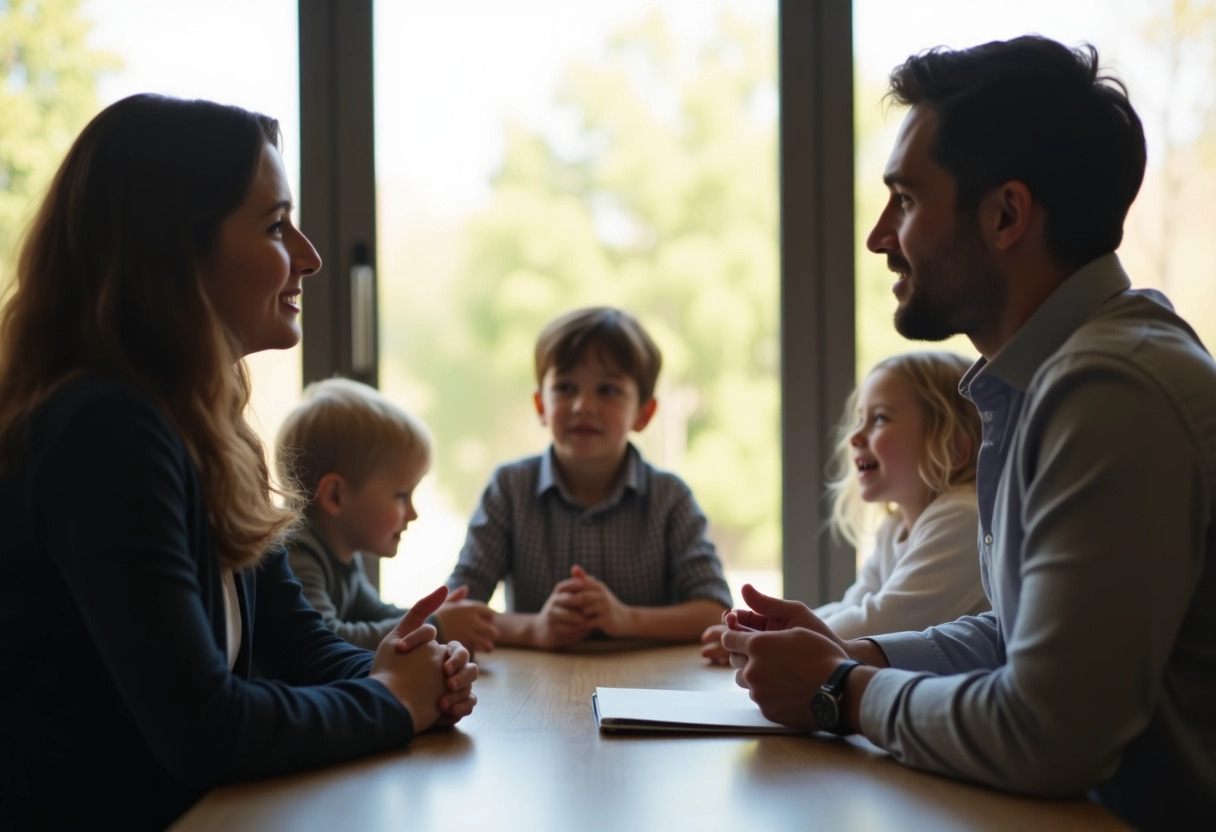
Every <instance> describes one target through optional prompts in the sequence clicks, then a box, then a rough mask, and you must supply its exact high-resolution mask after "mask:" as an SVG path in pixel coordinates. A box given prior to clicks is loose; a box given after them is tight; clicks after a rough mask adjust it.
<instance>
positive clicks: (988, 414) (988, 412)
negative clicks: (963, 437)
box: [984, 410, 992, 422]
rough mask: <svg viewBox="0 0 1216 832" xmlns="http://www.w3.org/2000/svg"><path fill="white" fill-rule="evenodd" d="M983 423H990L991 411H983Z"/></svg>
mask: <svg viewBox="0 0 1216 832" xmlns="http://www.w3.org/2000/svg"><path fill="white" fill-rule="evenodd" d="M984 421H985V422H991V421H992V411H991V410H985V411H984Z"/></svg>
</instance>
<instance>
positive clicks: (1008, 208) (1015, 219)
mask: <svg viewBox="0 0 1216 832" xmlns="http://www.w3.org/2000/svg"><path fill="white" fill-rule="evenodd" d="M1035 208H1036V205H1035V201H1034V197H1033V196H1032V195H1031V193H1030V189H1029V188H1027V187H1026V185H1025V184H1023V183H1022V182H1019V181H1017V180H1012V181H1009V182H1006V183H1005V184H1003V185H1001V186H1000V187H997V188H993V189H992V191H991V192H989V194H988V196H986V197H985V198H984V199H983V200H982V201H981V202H980V223H981V227H982V228H983V230H984V231H985V236H986V237H987V238H988V239H989V240H990V241H991V243H992V246H993V247H994V248H996V249H997V250H998V251H1006V250H1008V249H1011V248H1013V247H1014V246H1015V245H1017V244H1018V243H1019V242H1021V241H1022V240H1024V239H1025V238H1026V236H1027V234H1029V233H1030V231H1031V228H1032V226H1033V224H1034V214H1035Z"/></svg>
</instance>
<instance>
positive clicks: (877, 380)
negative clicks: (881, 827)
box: [701, 351, 989, 663]
mask: <svg viewBox="0 0 1216 832" xmlns="http://www.w3.org/2000/svg"><path fill="white" fill-rule="evenodd" d="M969 366H970V365H969V363H968V362H967V361H966V360H965V359H963V358H962V357H960V356H957V355H954V354H952V353H946V352H933V351H926V352H912V353H906V354H903V355H898V356H894V357H892V358H888V359H885V360H883V361H881V362H879V363H878V364H877V365H876V366H875V367H874V369H872V370H871V371H870V373H869V374H868V375H867V376H866V378H865V380H864V381H863V382H862V383H861V385H860V386H859V387H858V388H857V389H856V390H855V391H854V392H853V394H852V395H851V396H850V397H849V401H848V402H847V403H846V405H845V412H844V417H843V419H842V420H841V424H840V427H839V428H838V429H837V437H838V442H837V451H836V456H835V458H834V460H833V462H832V464H831V465H830V466H829V470H828V488H829V490H830V492H831V493H832V494H833V497H834V499H833V508H832V531H833V534H835V535H837V536H839V537H840V538H843V539H845V540H848V541H849V542H850V543H852V544H854V545H857V544H858V543H859V542H861V541H862V539H863V538H864V537H865V536H866V535H867V533H868V532H870V531H873V534H874V549H873V551H872V553H871V554H870V556H869V558H867V560H866V562H865V564H864V565H863V566H862V569H861V572H860V573H859V574H858V576H857V581H856V583H854V584H853V585H852V586H851V587H849V588H848V590H846V591H845V594H844V597H843V598H841V600H839V601H836V602H832V603H829V604H825V605H824V606H821V607H819V608H818V609H816V610H815V611H814V612H815V613H816V614H817V615H818V616H819V617H820V618H822V619H823V620H824V622H825V623H827V625H828V626H829V627H831V628H832V629H833V630H834V631H835V632H836V633H837V634H838V635H839V636H840V637H841V638H844V639H851V638H859V637H861V636H865V635H878V634H882V633H889V632H898V631H903V630H921V629H924V628H925V627H929V626H932V625H934V624H940V623H943V622H946V621H952V620H954V619H955V618H958V617H959V616H962V615H970V614H974V613H978V612H982V611H984V610H986V609H988V606H989V605H988V599H987V597H986V596H985V594H984V590H983V587H982V586H981V583H980V568H979V554H978V547H977V540H976V535H977V530H978V523H979V518H978V511H977V507H976V497H975V464H976V457H977V454H978V452H979V445H980V422H979V416H978V414H977V413H976V411H975V406H974V405H972V404H971V402H969V401H967V400H966V399H964V398H963V397H962V396H961V395H960V394H959V392H958V385H959V381H960V380H961V379H962V376H963V373H965V372H966V370H967V368H968V367H969ZM723 632H725V627H724V626H723V625H717V626H715V627H712V628H710V629H708V630H706V631H705V633H704V634H703V636H702V639H701V640H702V642H703V643H704V648H703V649H702V655H704V656H706V657H707V658H709V659H710V660H711V661H714V662H715V663H725V662H726V661H727V659H728V654H727V653H726V651H725V650H724V649H723V648H722V646H721V635H722V633H723Z"/></svg>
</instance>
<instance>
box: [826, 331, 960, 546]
mask: <svg viewBox="0 0 1216 832" xmlns="http://www.w3.org/2000/svg"><path fill="white" fill-rule="evenodd" d="M970 366H971V362H969V361H968V360H967V359H965V358H963V357H962V356H960V355H955V354H954V353H949V352H936V351H924V352H910V353H904V354H902V355H896V356H892V357H891V358H887V359H884V360H882V361H880V362H878V364H876V365H874V368H873V369H872V370H870V374H871V375H872V374H873V373H875V372H877V371H878V370H891V371H894V372H897V373H899V374H900V375H902V376H903V377H904V378H906V379H907V380H908V383H909V384H911V385H912V392H913V395H915V396H916V399H917V401H919V402H920V404H921V407H922V408H923V412H924V416H925V448H924V454H923V455H922V456H921V460H920V465H919V469H920V478H921V479H922V480H923V481H924V483H925V485H927V486H928V487H929V490H930V491H931V492H932V493H933V496H934V497H936V496H937V495H939V494H941V493H942V492H943V491H946V490H947V489H949V488H953V487H954V486H957V485H961V484H963V483H968V482H974V481H975V463H976V458H977V457H978V455H979V448H980V433H981V427H980V418H979V414H978V413H977V412H976V410H975V405H973V404H972V403H971V402H969V401H967V400H966V399H964V398H963V397H962V395H961V394H960V393H959V391H958V386H959V382H960V381H961V380H962V377H963V374H964V373H966V372H967V370H968V368H969V367H970ZM860 393H861V386H860V385H858V387H857V388H856V389H855V390H854V391H853V392H852V393H851V394H850V395H849V399H848V401H847V402H845V406H844V415H843V416H842V417H841V420H840V424H839V425H838V426H837V428H836V435H835V438H836V453H835V455H834V456H833V458H832V460H831V462H830V463H829V464H828V471H827V479H828V483H827V485H828V492H829V493H830V494H831V495H832V517H831V524H832V534H833V536H835V537H836V538H837V539H844V540H847V541H848V542H849V543H851V544H853V545H857V542H858V540H859V539H860V537H861V535H862V534H864V533H865V532H867V531H868V530H870V528H872V511H871V507H870V506H869V505H868V504H867V503H866V502H865V501H863V500H862V499H861V490H860V486H859V484H858V480H857V469H856V467H855V466H854V464H853V448H852V446H851V445H850V443H849V437H850V436H852V435H853V432H854V431H856V430H857V402H858V397H859V396H860ZM960 440H962V441H964V442H965V449H966V455H965V458H964V459H963V460H962V461H961V462H960V461H959V460H958V454H959V448H960V447H962V446H961V445H960V444H959V443H960ZM882 509H883V510H885V511H886V512H887V513H888V514H890V513H894V511H896V509H893V508H892V507H891V506H889V505H886V506H883V507H882Z"/></svg>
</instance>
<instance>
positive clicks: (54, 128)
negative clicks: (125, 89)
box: [0, 0, 121, 287]
mask: <svg viewBox="0 0 1216 832" xmlns="http://www.w3.org/2000/svg"><path fill="white" fill-rule="evenodd" d="M80 5H81V4H80V0H0V113H3V117H0V287H2V286H7V285H8V280H9V277H10V274H11V268H12V265H13V262H12V261H13V257H14V256H15V254H16V251H15V247H16V244H17V241H18V239H19V237H20V234H21V232H22V231H23V230H24V228H25V225H26V223H27V222H28V221H29V219H30V218H31V216H32V213H33V211H34V208H35V206H36V203H37V198H38V197H39V196H40V195H41V194H42V192H43V190H44V189H45V187H46V185H47V183H48V181H49V180H50V177H51V176H52V175H53V174H54V172H55V168H56V167H57V166H58V164H59V161H60V160H61V159H62V158H63V155H64V154H65V153H66V152H67V149H68V147H69V145H71V143H72V140H73V139H75V138H76V135H77V134H78V133H79V132H80V130H81V128H83V127H84V125H85V123H86V122H87V121H88V120H89V119H90V118H91V117H92V116H93V114H94V113H96V112H97V109H98V102H97V93H96V83H97V78H98V76H99V75H101V74H102V73H103V72H106V71H110V70H116V69H118V68H119V67H120V66H121V63H120V61H119V59H118V57H117V56H115V55H113V54H110V53H106V52H100V51H97V50H94V49H90V48H89V46H88V43H87V41H88V37H89V32H90V30H91V29H92V24H90V23H89V22H88V21H87V20H85V19H84V18H83V17H82V16H81V14H80Z"/></svg>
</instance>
